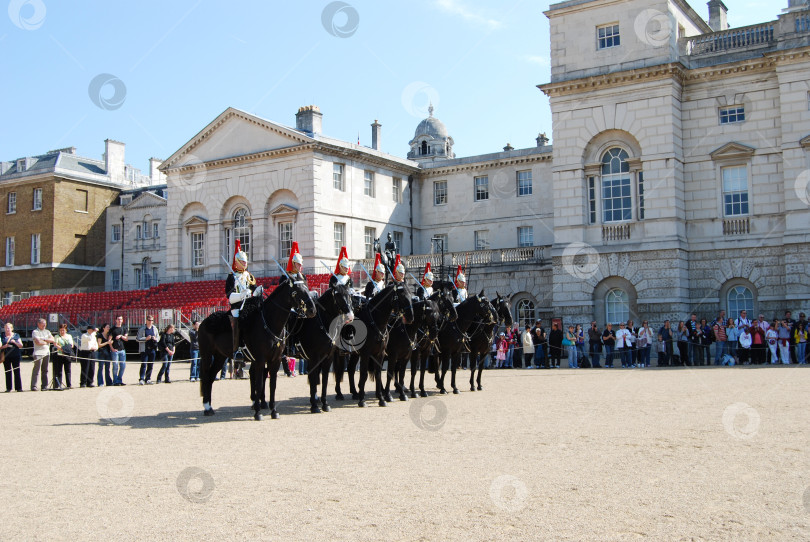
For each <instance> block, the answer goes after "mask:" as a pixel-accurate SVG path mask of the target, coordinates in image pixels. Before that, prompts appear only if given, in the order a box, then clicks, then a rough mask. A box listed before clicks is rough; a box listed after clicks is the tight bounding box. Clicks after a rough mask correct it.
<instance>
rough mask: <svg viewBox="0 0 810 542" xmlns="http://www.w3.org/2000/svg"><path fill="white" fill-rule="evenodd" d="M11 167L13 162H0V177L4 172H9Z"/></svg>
mask: <svg viewBox="0 0 810 542" xmlns="http://www.w3.org/2000/svg"><path fill="white" fill-rule="evenodd" d="M13 165H14V163H13V162H0V175H3V174H5V173H6V171H8V170H10V169H11V166H13Z"/></svg>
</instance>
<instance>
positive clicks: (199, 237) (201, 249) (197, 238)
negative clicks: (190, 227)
mask: <svg viewBox="0 0 810 542" xmlns="http://www.w3.org/2000/svg"><path fill="white" fill-rule="evenodd" d="M204 265H205V234H204V233H203V232H195V233H192V234H191V267H203V266H204Z"/></svg>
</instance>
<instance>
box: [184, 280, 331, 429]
mask: <svg viewBox="0 0 810 542" xmlns="http://www.w3.org/2000/svg"><path fill="white" fill-rule="evenodd" d="M292 311H295V312H296V313H298V314H299V315H301V316H305V317H307V318H312V317H313V316H315V314H316V312H317V310H316V308H315V303H314V302H313V301H312V298H310V296H309V290H308V289H307V286H306V284H305V283H303V282H300V281H293V280H292V279H289V280H284V281H282V282H281V284H279V286H278V287H276V289H275V290H273V292H272V293H271V294H270V295H268V296H267V297H265V298H263V299H260V298H258V297H254V298H250V299H248V301H247V302H246V303H245V307H243V309H242V313H241V314H240V315H239V318H240V325H239V329H240V335H241V341H240V344H242V345H244V346H245V350H246V352H245V354H246V356H247V357H248V359H250V360H251V364H250V399H251V400H252V401H253V411H254V416H253V417H254V419H256V420H261V419H262V415H261V408H262V406H263V405H262V403H265V395H264V381H265V379H266V377H267V372H268V369H269V371H270V405H269V406H270V416H271V417H272V418H274V419H275V418H278V412H277V411H276V409H275V397H276V395H275V394H276V378H277V374H278V368H279V365H280V363H281V354H282V353H283V352H284V346H285V339H286V333H285V332H284V326H285V325H286V323H287V320H288V319H289V317H290V315H291V314H292ZM198 337H199V343H200V394H201V395H202V398H203V407H204V409H205V411H204V412H203V413H204V414H205V415H206V416H213V415H214V409H213V408H212V407H211V387H212V386H213V383H214V377H215V376H216V375H217V374H218V373H219V372H220V371H221V370H222V366H223V364H224V363H225V360H226V359H227V358H229V357H230V356H231V353H232V352H231V349H232V348H233V342H232V337H231V324H230V322H229V320H228V311H219V312H215V313H213V314H212V315H211V316H209V317H208V318H206V319H205V320H203V321H202V323H201V324H200V329H199V331H198Z"/></svg>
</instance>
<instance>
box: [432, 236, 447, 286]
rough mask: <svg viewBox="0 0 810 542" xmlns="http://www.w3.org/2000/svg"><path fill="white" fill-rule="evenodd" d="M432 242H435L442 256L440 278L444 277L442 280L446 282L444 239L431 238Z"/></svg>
mask: <svg viewBox="0 0 810 542" xmlns="http://www.w3.org/2000/svg"><path fill="white" fill-rule="evenodd" d="M430 240H431V241H433V243H434V246H435V247H436V250H438V251H439V252H441V254H442V263H441V265H440V266H439V276H440V277H442V280H444V238H443V237H431V238H430Z"/></svg>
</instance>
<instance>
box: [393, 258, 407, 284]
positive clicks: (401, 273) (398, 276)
mask: <svg viewBox="0 0 810 542" xmlns="http://www.w3.org/2000/svg"><path fill="white" fill-rule="evenodd" d="M391 273H393V278H394V282H402V281H404V280H405V264H403V263H402V259H401V257H400V255H399V254H397V257H396V260H394V268H393V269H392V271H391Z"/></svg>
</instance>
